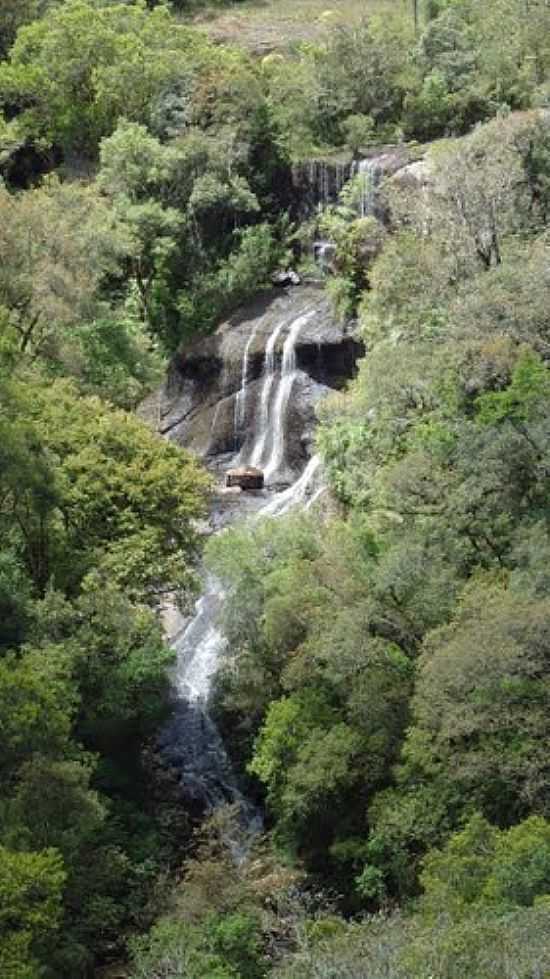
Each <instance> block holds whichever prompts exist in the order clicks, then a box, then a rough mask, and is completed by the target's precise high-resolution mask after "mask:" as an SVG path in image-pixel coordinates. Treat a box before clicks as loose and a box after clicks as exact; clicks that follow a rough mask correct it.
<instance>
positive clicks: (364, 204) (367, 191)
mask: <svg viewBox="0 0 550 979" xmlns="http://www.w3.org/2000/svg"><path fill="white" fill-rule="evenodd" d="M382 174H383V170H382V168H381V166H380V162H379V161H378V159H377V158H376V157H374V158H373V159H371V160H368V159H367V160H360V161H359V162H358V163H357V164H355V165H354V169H353V171H352V176H357V175H359V176H360V177H361V197H360V200H359V214H360V216H361V217H362V218H368V217H370V216H371V215H373V214H374V210H375V206H376V192H377V190H378V185H379V184H380V180H381V178H382Z"/></svg>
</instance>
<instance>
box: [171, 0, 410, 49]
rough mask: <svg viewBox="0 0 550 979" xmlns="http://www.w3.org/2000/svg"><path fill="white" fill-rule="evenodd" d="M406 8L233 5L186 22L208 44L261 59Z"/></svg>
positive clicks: (394, 3) (243, 0) (356, 0)
mask: <svg viewBox="0 0 550 979" xmlns="http://www.w3.org/2000/svg"><path fill="white" fill-rule="evenodd" d="M409 7H410V0H336V2H332V3H331V0H239V2H236V3H232V4H231V5H229V6H223V7H220V6H219V5H218V6H212V5H207V6H205V7H203V8H201V9H200V10H198V11H196V12H195V14H194V15H193V17H192V21H193V23H194V24H195V25H196V26H197V27H200V28H201V29H202V30H204V31H206V33H207V34H208V35H209V36H210V37H211V38H212V40H214V41H216V42H218V43H225V44H236V45H238V46H239V47H244V48H245V49H246V50H247V51H249V52H252V53H254V54H256V55H259V56H262V55H267V54H269V53H271V52H272V51H288V50H289V49H292V48H293V47H295V46H296V45H297V44H300V43H303V42H307V41H318V40H322V38H323V36H324V35H325V34H326V32H327V29H328V28H331V27H334V26H336V25H337V24H339V23H342V24H347V25H349V24H352V23H354V22H357V21H359V20H360V19H361V18H363V17H368V16H369V15H372V14H384V13H389V12H390V11H393V12H403V11H406V10H407V9H408V8H409ZM187 19H188V18H187Z"/></svg>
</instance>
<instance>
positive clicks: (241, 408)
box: [234, 323, 260, 444]
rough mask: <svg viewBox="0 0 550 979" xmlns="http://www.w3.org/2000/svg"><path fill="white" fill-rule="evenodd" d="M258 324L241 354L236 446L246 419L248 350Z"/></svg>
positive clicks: (236, 400)
mask: <svg viewBox="0 0 550 979" xmlns="http://www.w3.org/2000/svg"><path fill="white" fill-rule="evenodd" d="M259 326H260V324H259V323H256V325H255V327H254V329H253V330H251V332H250V336H249V337H248V340H247V341H246V345H245V348H244V353H243V366H242V370H241V387H240V390H239V391H237V396H236V398H235V422H234V430H235V444H237V439H238V437H239V431H240V429H241V428H242V426H243V423H244V421H245V418H246V392H247V387H248V362H249V358H250V348H251V346H252V344H253V342H254V340H255V338H256V334H257V332H258V329H259Z"/></svg>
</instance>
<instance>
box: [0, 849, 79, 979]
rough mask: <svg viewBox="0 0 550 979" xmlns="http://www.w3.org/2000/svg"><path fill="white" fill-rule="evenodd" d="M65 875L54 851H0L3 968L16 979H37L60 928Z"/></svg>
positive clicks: (0, 960)
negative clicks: (45, 955) (41, 959)
mask: <svg viewBox="0 0 550 979" xmlns="http://www.w3.org/2000/svg"><path fill="white" fill-rule="evenodd" d="M64 882H65V874H64V872H63V863H62V860H61V857H60V856H59V854H58V853H56V851H55V850H51V849H50V850H43V851H42V852H40V853H25V852H23V851H21V852H17V853H15V852H11V851H10V850H8V849H6V848H5V847H3V846H2V847H0V965H1V966H2V973H3V975H5V976H10V977H13V979H38V977H39V976H41V975H43V971H42V968H41V966H40V961H39V960H40V958H41V957H42V955H43V954H44V953H47V950H48V948H49V947H50V948H51V942H52V939H55V933H56V931H57V928H58V926H59V921H60V912H61V897H62V892H63V885H64Z"/></svg>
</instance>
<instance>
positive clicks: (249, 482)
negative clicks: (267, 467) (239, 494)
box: [225, 466, 264, 490]
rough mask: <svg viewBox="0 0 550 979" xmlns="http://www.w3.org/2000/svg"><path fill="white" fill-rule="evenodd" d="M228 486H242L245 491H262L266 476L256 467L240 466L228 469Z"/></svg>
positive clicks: (226, 480) (226, 481) (226, 478)
mask: <svg viewBox="0 0 550 979" xmlns="http://www.w3.org/2000/svg"><path fill="white" fill-rule="evenodd" d="M225 485H226V486H240V488H241V489H243V490H260V489H263V486H264V474H263V472H262V470H261V469H255V467H254V466H239V468H237V469H228V471H227V474H226V477H225Z"/></svg>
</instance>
